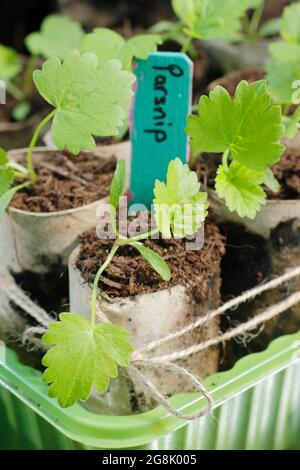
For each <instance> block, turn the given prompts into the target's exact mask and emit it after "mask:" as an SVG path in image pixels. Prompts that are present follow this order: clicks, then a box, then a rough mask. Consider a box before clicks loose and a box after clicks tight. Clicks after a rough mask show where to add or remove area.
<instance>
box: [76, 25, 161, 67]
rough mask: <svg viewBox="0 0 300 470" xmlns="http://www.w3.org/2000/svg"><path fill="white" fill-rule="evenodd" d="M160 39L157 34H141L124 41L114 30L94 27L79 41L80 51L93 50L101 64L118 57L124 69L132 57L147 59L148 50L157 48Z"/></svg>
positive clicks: (128, 65) (152, 50) (129, 64)
mask: <svg viewBox="0 0 300 470" xmlns="http://www.w3.org/2000/svg"><path fill="white" fill-rule="evenodd" d="M161 43H162V39H161V37H160V36H159V35H157V34H143V35H139V36H135V37H132V38H130V39H128V41H125V40H124V39H123V37H122V36H120V35H119V34H118V33H116V32H115V31H112V30H110V29H107V28H96V29H94V31H93V32H92V33H89V34H86V35H85V36H84V37H83V38H82V40H81V43H80V51H81V52H93V53H94V54H96V56H97V58H98V64H99V65H102V64H104V62H106V61H107V60H110V59H119V60H120V61H121V62H122V66H123V68H124V69H126V70H127V69H129V68H130V66H131V63H132V60H133V58H136V59H147V57H148V55H149V54H150V52H154V51H156V50H157V45H159V44H161Z"/></svg>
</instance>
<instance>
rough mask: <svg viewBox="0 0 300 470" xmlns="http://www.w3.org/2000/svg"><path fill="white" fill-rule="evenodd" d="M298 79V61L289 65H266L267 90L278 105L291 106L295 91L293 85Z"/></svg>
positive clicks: (299, 71) (276, 63) (299, 65)
mask: <svg viewBox="0 0 300 470" xmlns="http://www.w3.org/2000/svg"><path fill="white" fill-rule="evenodd" d="M299 79H300V60H299V61H296V62H290V63H284V64H283V63H280V62H276V61H273V60H271V61H269V63H268V65H267V82H268V89H269V92H270V93H271V95H272V97H273V99H274V100H275V101H276V102H277V103H280V104H292V102H293V94H294V92H295V89H294V88H293V83H294V82H296V81H298V80H299Z"/></svg>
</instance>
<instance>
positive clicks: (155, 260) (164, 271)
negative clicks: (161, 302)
mask: <svg viewBox="0 0 300 470" xmlns="http://www.w3.org/2000/svg"><path fill="white" fill-rule="evenodd" d="M130 246H133V247H134V248H135V249H136V250H137V251H138V252H139V253H140V255H142V257H143V258H144V259H145V260H146V261H147V262H148V263H149V264H150V266H152V268H153V269H154V271H155V272H157V274H159V275H160V277H161V278H162V279H163V280H164V281H166V282H167V281H169V280H170V279H171V272H170V268H169V266H168V265H167V263H166V262H165V261H164V260H163V259H162V258H161V256H159V255H158V254H157V253H155V251H153V250H151V249H150V248H147V247H146V246H144V245H142V243H137V242H135V243H130Z"/></svg>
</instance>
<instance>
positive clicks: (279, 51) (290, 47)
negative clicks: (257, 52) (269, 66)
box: [269, 41, 300, 64]
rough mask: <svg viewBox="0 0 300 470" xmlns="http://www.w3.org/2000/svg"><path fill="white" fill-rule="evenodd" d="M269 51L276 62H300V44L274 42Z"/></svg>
mask: <svg viewBox="0 0 300 470" xmlns="http://www.w3.org/2000/svg"><path fill="white" fill-rule="evenodd" d="M269 51H270V53H271V55H272V57H273V59H274V60H275V61H276V62H280V63H282V64H285V63H289V62H297V61H299V60H300V44H290V43H289V42H286V41H276V42H272V43H271V44H270V46H269Z"/></svg>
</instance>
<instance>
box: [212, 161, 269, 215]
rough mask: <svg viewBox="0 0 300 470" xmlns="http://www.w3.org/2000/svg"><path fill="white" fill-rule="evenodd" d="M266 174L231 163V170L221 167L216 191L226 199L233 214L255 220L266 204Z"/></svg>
mask: <svg viewBox="0 0 300 470" xmlns="http://www.w3.org/2000/svg"><path fill="white" fill-rule="evenodd" d="M263 181H264V173H263V172H257V171H253V170H249V168H246V167H244V166H242V165H241V164H240V163H238V162H233V163H231V165H230V167H229V169H226V168H225V167H224V166H223V165H220V166H219V168H218V172H217V177H216V191H217V194H218V196H219V197H220V198H223V199H225V203H226V206H227V207H228V209H229V210H230V211H231V212H234V211H236V212H237V213H238V215H239V216H240V217H248V218H249V219H254V218H255V216H256V214H257V212H258V211H260V209H261V206H262V205H264V204H265V201H266V194H265V192H264V190H263V188H262V186H261V185H262V183H263Z"/></svg>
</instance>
